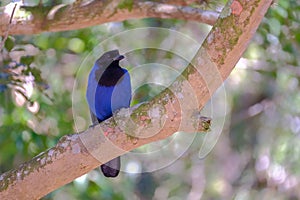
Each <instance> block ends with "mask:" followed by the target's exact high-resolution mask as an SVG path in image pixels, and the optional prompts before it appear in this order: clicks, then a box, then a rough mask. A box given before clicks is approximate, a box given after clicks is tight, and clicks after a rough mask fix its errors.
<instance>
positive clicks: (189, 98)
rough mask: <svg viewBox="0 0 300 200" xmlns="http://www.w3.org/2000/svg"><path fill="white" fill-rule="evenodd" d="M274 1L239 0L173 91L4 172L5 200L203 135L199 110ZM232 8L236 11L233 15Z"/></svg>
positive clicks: (0, 180)
mask: <svg viewBox="0 0 300 200" xmlns="http://www.w3.org/2000/svg"><path fill="white" fill-rule="evenodd" d="M271 2H272V0H252V1H240V2H239V1H237V0H233V1H232V4H228V5H226V7H225V9H224V10H223V11H222V12H223V13H222V16H226V17H224V18H219V19H218V21H217V22H216V26H215V27H214V28H213V29H212V31H211V32H210V33H209V35H208V36H207V38H206V40H205V42H204V44H203V46H202V47H201V49H200V50H199V52H198V53H197V55H196V56H195V58H194V59H193V62H192V64H191V65H189V66H188V67H187V68H186V70H185V71H184V72H183V74H182V76H180V77H179V78H178V79H176V81H175V82H174V83H173V84H172V85H171V86H170V87H169V88H168V89H167V90H165V91H163V92H162V93H161V94H159V96H157V97H156V98H154V99H153V100H152V101H151V102H149V103H146V104H143V105H141V106H140V107H138V108H137V109H132V108H131V109H130V112H128V109H122V110H121V111H119V112H118V113H116V115H115V116H114V117H113V118H110V119H108V120H106V121H104V122H103V123H101V124H100V125H97V126H95V127H92V128H89V129H88V130H86V131H84V132H82V133H79V134H74V135H69V136H65V137H63V138H62V139H61V140H60V141H59V143H58V144H57V145H56V146H55V147H53V148H51V149H49V150H48V151H46V152H43V153H41V154H40V155H38V156H37V157H35V158H33V159H32V160H31V161H29V162H28V163H24V164H23V165H21V166H20V167H19V168H18V169H16V170H11V171H9V172H6V173H4V174H2V175H1V176H0V198H1V199H38V198H41V197H42V196H44V195H46V194H47V193H49V192H51V191H53V190H55V189H57V188H59V187H61V186H62V185H64V184H66V183H68V182H70V181H72V180H74V179H75V178H77V177H79V176H81V175H83V174H85V173H87V172H89V171H90V170H92V169H93V168H96V167H97V166H99V165H100V164H101V163H105V162H106V161H108V160H111V159H113V158H115V157H117V156H120V155H122V154H124V153H126V152H127V151H130V150H133V149H135V148H137V147H139V146H142V145H144V144H148V143H150V142H153V141H158V140H161V139H164V138H167V137H169V136H171V135H172V134H173V133H174V132H176V131H186V132H195V131H198V130H199V128H200V127H202V126H201V123H202V121H201V120H199V115H198V111H199V109H201V108H202V107H203V105H204V104H205V103H206V102H207V101H208V100H209V98H210V97H211V96H212V94H213V93H214V91H216V89H217V88H218V87H219V86H220V85H221V84H222V83H223V81H224V80H225V79H226V78H227V77H228V76H229V74H230V72H231V71H232V69H233V67H234V66H235V64H236V63H237V61H238V60H239V58H240V57H241V55H242V53H243V52H244V51H245V49H246V47H247V44H248V43H249V41H250V39H251V38H252V36H253V35H254V33H255V31H256V29H257V27H258V25H259V23H260V22H261V20H262V19H263V16H264V14H265V13H266V12H267V9H268V8H269V6H270V4H271ZM230 6H231V8H234V9H233V10H234V12H233V13H229V14H228V13H226V10H228V7H230ZM233 6H238V7H237V8H235V7H233ZM226 8H227V9H226ZM229 27H230V28H229ZM191 102H192V103H191ZM157 130H160V131H159V132H158V131H157ZM153 132H154V133H156V132H158V133H157V134H155V135H152V133H153ZM126 133H133V135H132V137H128V136H127V135H126ZM182 134H184V133H182ZM104 135H105V136H106V137H105V136H104ZM107 138H108V139H109V140H108V139H107ZM130 138H131V139H130ZM132 138H133V139H132ZM133 140H134V141H133ZM112 144H114V145H112Z"/></svg>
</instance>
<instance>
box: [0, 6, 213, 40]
mask: <svg viewBox="0 0 300 200" xmlns="http://www.w3.org/2000/svg"><path fill="white" fill-rule="evenodd" d="M12 7H13V4H10V5H8V6H6V7H4V8H2V10H3V11H5V12H0V19H1V21H0V35H4V33H6V32H7V30H8V25H9V21H10V18H11V16H10V14H11V13H12V12H11V11H10V10H12ZM18 8H20V6H18ZM21 9H23V10H24V11H28V12H30V15H29V16H26V17H17V16H14V18H13V20H12V22H11V25H10V29H9V35H28V34H29V35H31V34H37V33H41V32H45V31H51V32H56V31H66V30H76V29H80V28H86V27H90V26H95V25H99V24H103V23H107V22H116V21H124V20H127V19H141V18H149V17H156V18H176V19H183V20H194V21H198V22H202V23H207V24H209V25H213V24H214V23H215V22H216V20H217V18H218V16H219V13H218V12H213V11H204V10H201V9H198V8H193V7H189V6H181V5H171V4H163V3H157V2H151V1H144V2H135V3H134V4H132V6H131V7H130V6H127V7H122V6H120V1H119V0H118V1H116V0H114V1H96V0H95V1H92V2H91V3H89V4H81V3H80V1H78V2H77V3H74V4H70V5H65V4H60V5H56V6H54V7H41V6H35V7H26V6H22V7H21Z"/></svg>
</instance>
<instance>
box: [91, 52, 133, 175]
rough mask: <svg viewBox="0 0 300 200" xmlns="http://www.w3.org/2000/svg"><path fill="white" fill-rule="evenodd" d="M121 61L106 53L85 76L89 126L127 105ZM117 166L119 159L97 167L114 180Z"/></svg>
mask: <svg viewBox="0 0 300 200" xmlns="http://www.w3.org/2000/svg"><path fill="white" fill-rule="evenodd" d="M123 58H124V56H123V55H120V54H119V51H118V50H113V51H109V52H106V53H104V54H103V55H102V56H101V57H100V58H99V59H98V60H97V61H96V62H95V64H94V66H93V68H92V70H91V72H90V74H89V79H88V86H87V91H86V98H87V102H88V104H89V108H90V113H91V117H92V121H93V124H96V123H97V122H99V123H100V122H102V121H104V120H106V119H108V118H110V117H111V116H112V115H113V112H115V111H116V110H119V109H121V108H127V107H129V106H130V101H131V84H130V76H129V73H128V71H127V70H126V69H124V68H121V67H120V65H119V61H120V60H121V59H123ZM120 167H121V162H120V157H117V158H115V159H113V160H111V161H109V162H107V163H105V164H103V165H101V170H102V172H103V174H104V175H105V176H106V177H116V176H118V174H119V172H120Z"/></svg>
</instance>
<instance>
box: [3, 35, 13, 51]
mask: <svg viewBox="0 0 300 200" xmlns="http://www.w3.org/2000/svg"><path fill="white" fill-rule="evenodd" d="M14 46H15V42H14V38H13V37H8V38H7V39H6V41H5V45H4V47H5V48H6V49H7V51H11V50H12V48H14Z"/></svg>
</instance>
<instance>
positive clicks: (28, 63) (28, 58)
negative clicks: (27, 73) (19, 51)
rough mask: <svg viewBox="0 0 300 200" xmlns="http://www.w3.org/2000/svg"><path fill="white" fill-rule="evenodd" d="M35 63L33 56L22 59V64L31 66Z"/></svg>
mask: <svg viewBox="0 0 300 200" xmlns="http://www.w3.org/2000/svg"><path fill="white" fill-rule="evenodd" d="M33 61H34V57H33V56H23V57H22V58H21V63H22V64H24V65H27V66H29V65H30V64H31V63H32V62H33Z"/></svg>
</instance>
